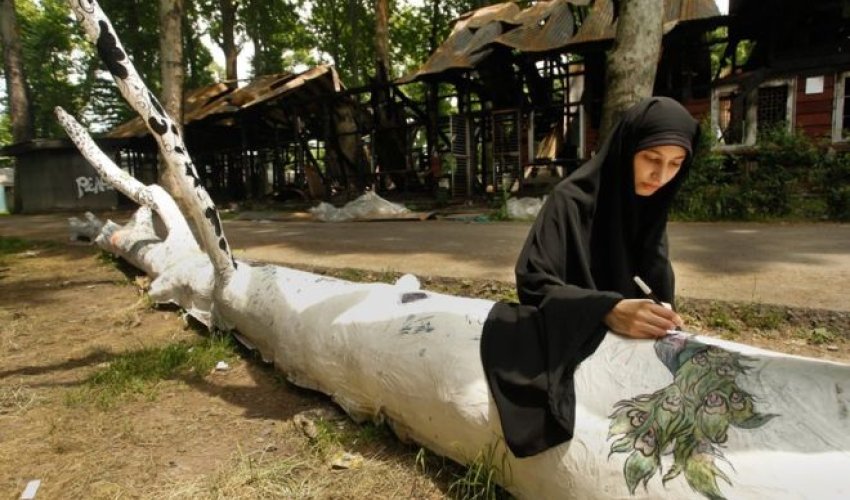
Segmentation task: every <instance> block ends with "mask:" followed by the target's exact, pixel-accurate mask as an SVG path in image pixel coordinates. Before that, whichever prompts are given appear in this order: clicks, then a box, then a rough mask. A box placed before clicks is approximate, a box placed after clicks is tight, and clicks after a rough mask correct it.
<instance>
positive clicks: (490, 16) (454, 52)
mask: <svg viewBox="0 0 850 500" xmlns="http://www.w3.org/2000/svg"><path fill="white" fill-rule="evenodd" d="M519 13H520V9H519V6H518V5H517V4H515V3H513V2H505V3H500V4H496V5H490V6H488V7H483V8H481V9H478V10H474V11H471V12H467V13H466V14H463V15H462V16H460V17H459V18H458V20H457V21H456V23H455V25H454V28H453V29H452V32H451V34H449V37H448V38H447V39H446V41H445V42H443V43H442V45H440V46H439V47H437V50H435V51H434V53H433V54H431V57H429V58H428V60H427V61H426V62H425V64H423V65H422V66H420V67H419V69H418V70H416V71H415V72H413V73H411V74H409V75H407V76H404V77H402V78H400V79H399V81H400V82H410V81H413V80H416V79H418V78H423V77H426V76H428V75H436V74H440V73H444V72H446V71H450V70H463V69H471V68H474V67H475V65H476V64H477V63H478V62H479V61H480V60H482V59H484V58H485V57H487V56H488V55H489V54H490V52H491V51H490V50H482V49H484V48H485V47H486V46H487V45H490V44H491V43H492V42H493V41H494V40H496V39H497V38H498V37H499V36H500V35H501V34H502V33H504V31H505V27H506V26H508V25H511V24H512V23H511V19H513V18H514V17H515V16H516V15H517V14H519Z"/></svg>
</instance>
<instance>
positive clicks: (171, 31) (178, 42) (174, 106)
mask: <svg viewBox="0 0 850 500" xmlns="http://www.w3.org/2000/svg"><path fill="white" fill-rule="evenodd" d="M159 21H160V32H159V51H160V61H161V71H162V96H161V100H162V106H163V108H165V111H166V112H168V114H169V115H171V118H172V119H173V120H174V121H175V122H176V123H177V128H178V129H180V131H181V132H182V131H183V81H184V79H185V75H184V73H183V0H160V1H159Z"/></svg>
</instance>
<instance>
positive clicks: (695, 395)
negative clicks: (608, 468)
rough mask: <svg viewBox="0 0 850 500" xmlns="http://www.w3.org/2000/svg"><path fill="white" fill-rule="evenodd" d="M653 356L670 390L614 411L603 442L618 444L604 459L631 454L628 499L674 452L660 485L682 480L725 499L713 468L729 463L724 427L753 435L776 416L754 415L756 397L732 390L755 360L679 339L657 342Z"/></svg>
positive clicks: (720, 474)
mask: <svg viewBox="0 0 850 500" xmlns="http://www.w3.org/2000/svg"><path fill="white" fill-rule="evenodd" d="M655 353H656V354H657V355H658V358H659V359H660V360H661V361H662V362H663V363H664V365H665V366H666V367H667V369H668V370H670V373H672V374H673V383H671V384H670V385H668V386H667V387H664V388H663V389H660V390H658V391H656V392H654V393H652V394H641V395H639V396H635V397H633V398H632V399H625V400H621V401H618V402H617V403H615V404H614V411H613V412H612V413H611V415H610V416H609V418H610V419H611V424H610V426H609V428H608V438H609V439H611V438H613V437H615V436H621V437H619V438H618V439H617V440H616V441H614V443H612V444H611V450H610V453H609V457H610V455H613V454H614V453H628V452H631V454H630V455H629V457H628V458H627V459H626V462H625V464H624V465H623V475H624V476H625V479H626V485H627V486H628V488H629V492H630V493H632V494H634V492H635V489H636V488H637V486H638V484H639V483H641V482H643V485H644V487H646V483H647V482H648V481H649V480H650V479H651V478H652V477H653V476H654V475H655V473H656V472H658V471H660V469H661V468H662V464H661V457H662V456H663V455H667V454H669V453H670V452H671V451H672V454H673V465H672V466H671V467H670V468H669V469H668V470H667V472H666V473H665V474H664V476H663V477H662V478H661V481H662V484H666V483H667V481H670V480H672V479H675V478H676V477H678V476H679V475H681V474H683V473H684V475H685V480H686V481H687V482H688V484H689V485H690V487H691V488H693V489H694V490H695V491H697V492H698V493H701V494H702V495H704V496H705V497H707V498H711V499H718V498H723V495H722V494H721V492H720V489H719V488H718V486H717V478H721V479H723V480H724V481H726V482H727V483H728V484H730V485H731V484H732V481H731V480H730V479H729V477H728V476H727V475H726V474H724V473H723V471H721V470H720V468H719V467H718V466H717V463H716V462H717V461H718V460H723V461H726V462H727V463H729V462H728V460H726V457H725V456H724V455H723V451H722V446H723V445H724V444H725V443H726V441H727V440H728V438H729V435H728V433H727V431H728V429H729V426H730V425H732V426H735V427H738V428H740V429H755V428H757V427H761V426H762V425H764V424H766V423H767V422H768V421H770V420H771V419H772V418H773V417H776V416H777V415H775V414H764V413H759V412H757V411H756V409H755V399H756V398H755V396H754V395H752V394H749V393H747V392H746V391H744V390H743V389H741V388H740V387H739V386H738V384H737V378H738V376H739V375H744V374H746V373H747V371H748V370H749V368H750V367H748V366H747V364H746V363H747V362H751V361H753V360H752V358H748V357H747V356H744V355H743V354H739V353H734V352H730V351H727V350H725V349H721V348H719V347H716V346H709V345H705V344H703V343H700V342H696V341H694V340H691V339H689V338H688V337H686V336H685V335H681V334H673V335H667V336H666V337H665V338H663V339H661V340H658V341H656V342H655ZM730 465H731V464H730Z"/></svg>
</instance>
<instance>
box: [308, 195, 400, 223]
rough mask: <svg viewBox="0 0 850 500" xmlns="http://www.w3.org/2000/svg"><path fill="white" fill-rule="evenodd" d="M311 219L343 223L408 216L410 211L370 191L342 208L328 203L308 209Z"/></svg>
mask: <svg viewBox="0 0 850 500" xmlns="http://www.w3.org/2000/svg"><path fill="white" fill-rule="evenodd" d="M310 213H311V214H313V217H314V218H316V219H318V220H320V221H324V222H343V221H348V220H352V219H369V218H377V217H381V216H392V215H400V214H409V213H410V210H408V209H407V207H405V206H404V205H399V204H397V203H393V202H390V201H387V200H385V199H383V198H381V197H380V196H378V195H377V194H375V192H373V191H370V192H368V193H366V194H364V195H362V196H360V197H358V198H357V199H356V200H353V201H350V202H348V203H346V204H345V206H344V207H342V208H336V207H335V206H333V205H331V204H330V203H326V202H321V203H319V204H318V205H317V206H315V207H313V208H311V209H310Z"/></svg>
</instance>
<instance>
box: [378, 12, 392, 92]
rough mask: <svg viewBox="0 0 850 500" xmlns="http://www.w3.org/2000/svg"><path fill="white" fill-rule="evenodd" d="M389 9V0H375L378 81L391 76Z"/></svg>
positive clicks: (383, 80) (384, 80) (385, 79)
mask: <svg viewBox="0 0 850 500" xmlns="http://www.w3.org/2000/svg"><path fill="white" fill-rule="evenodd" d="M389 11H390V6H389V0H375V76H376V77H377V80H378V81H379V82H386V81H387V80H389V79H391V78H392V67H391V66H390V13H389Z"/></svg>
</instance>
